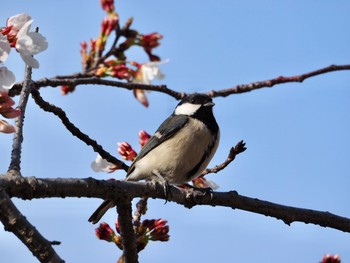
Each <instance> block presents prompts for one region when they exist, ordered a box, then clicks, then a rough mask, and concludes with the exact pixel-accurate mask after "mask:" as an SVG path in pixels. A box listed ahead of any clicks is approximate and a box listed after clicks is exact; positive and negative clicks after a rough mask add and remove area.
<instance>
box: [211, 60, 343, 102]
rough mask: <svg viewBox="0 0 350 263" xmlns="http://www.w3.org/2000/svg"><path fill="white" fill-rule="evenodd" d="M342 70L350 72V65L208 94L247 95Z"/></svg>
mask: <svg viewBox="0 0 350 263" xmlns="http://www.w3.org/2000/svg"><path fill="white" fill-rule="evenodd" d="M340 70H350V65H330V66H328V67H325V68H321V69H317V70H314V71H311V72H309V73H305V74H301V75H297V76H291V77H283V76H280V77H277V78H274V79H269V80H265V81H257V82H253V83H250V84H243V85H237V86H234V87H232V88H228V89H222V90H218V91H215V90H212V91H210V92H208V95H209V96H211V97H226V96H228V95H231V94H238V93H245V92H250V91H253V90H256V89H261V88H271V87H273V86H275V85H278V84H284V83H289V82H303V81H304V80H305V79H307V78H311V77H315V76H317V75H322V74H326V73H330V72H333V71H340Z"/></svg>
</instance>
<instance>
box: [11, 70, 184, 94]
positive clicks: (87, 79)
mask: <svg viewBox="0 0 350 263" xmlns="http://www.w3.org/2000/svg"><path fill="white" fill-rule="evenodd" d="M74 76H75V77H74V78H71V77H69V76H66V78H62V77H59V76H57V77H55V78H51V79H48V78H44V79H41V80H38V81H34V82H33V85H34V86H35V88H36V89H40V88H42V87H49V86H50V87H58V86H62V85H67V86H72V87H76V86H79V85H88V84H91V85H105V86H112V87H119V88H124V89H128V90H135V89H143V90H149V91H159V92H162V93H165V94H168V95H170V96H171V97H173V98H175V99H181V98H183V97H184V96H185V95H186V94H185V93H183V92H177V91H174V90H172V89H169V88H167V86H166V85H146V84H138V83H128V82H121V81H115V80H108V79H102V78H99V77H93V76H86V75H84V74H81V75H80V74H76V75H74ZM21 85H22V83H16V84H15V85H14V86H13V87H12V89H11V90H10V93H9V94H10V96H15V95H18V94H19V91H20V88H21Z"/></svg>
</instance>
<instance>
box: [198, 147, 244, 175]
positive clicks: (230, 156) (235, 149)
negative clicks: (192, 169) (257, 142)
mask: <svg viewBox="0 0 350 263" xmlns="http://www.w3.org/2000/svg"><path fill="white" fill-rule="evenodd" d="M246 149H247V148H246V147H245V142H244V141H239V142H238V143H237V144H236V146H235V147H232V148H231V149H230V153H229V154H228V156H227V158H226V160H225V161H224V162H223V163H222V164H220V165H216V166H215V167H213V168H207V169H205V170H204V172H203V173H202V174H201V176H204V175H207V174H209V173H218V172H220V171H221V170H223V169H225V168H226V167H227V166H228V165H229V164H230V163H231V162H232V161H233V160H234V159H235V158H236V156H237V155H238V154H240V153H242V152H244V151H245V150H246Z"/></svg>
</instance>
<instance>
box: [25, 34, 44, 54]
mask: <svg viewBox="0 0 350 263" xmlns="http://www.w3.org/2000/svg"><path fill="white" fill-rule="evenodd" d="M27 36H28V37H30V38H31V39H32V45H31V46H29V47H28V49H29V50H30V53H31V54H32V55H36V54H38V53H40V52H43V51H44V50H46V49H47V48H48V43H47V41H46V38H45V37H44V36H43V35H42V34H40V33H36V32H29V33H28V34H27Z"/></svg>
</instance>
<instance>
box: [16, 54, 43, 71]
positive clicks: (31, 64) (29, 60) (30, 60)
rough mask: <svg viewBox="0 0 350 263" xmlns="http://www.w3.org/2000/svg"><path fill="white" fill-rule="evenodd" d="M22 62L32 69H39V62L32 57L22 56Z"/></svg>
mask: <svg viewBox="0 0 350 263" xmlns="http://www.w3.org/2000/svg"><path fill="white" fill-rule="evenodd" d="M20 55H21V58H22V60H23V61H24V62H25V63H26V64H27V65H28V66H29V67H31V68H39V62H38V61H37V60H36V59H35V58H33V57H32V55H24V54H21V53H20Z"/></svg>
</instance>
